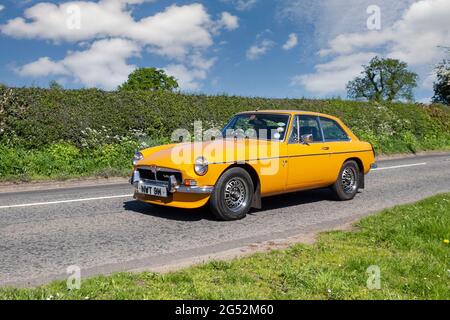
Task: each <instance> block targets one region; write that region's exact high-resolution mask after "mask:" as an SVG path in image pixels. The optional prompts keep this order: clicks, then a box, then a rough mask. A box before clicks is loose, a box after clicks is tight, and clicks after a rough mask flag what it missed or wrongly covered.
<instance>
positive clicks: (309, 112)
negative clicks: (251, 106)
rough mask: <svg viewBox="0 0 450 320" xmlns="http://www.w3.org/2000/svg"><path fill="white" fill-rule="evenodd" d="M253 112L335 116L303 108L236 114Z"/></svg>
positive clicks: (247, 112)
mask: <svg viewBox="0 0 450 320" xmlns="http://www.w3.org/2000/svg"><path fill="white" fill-rule="evenodd" d="M255 113H263V114H264V113H269V114H289V115H297V114H301V115H309V116H320V117H327V118H333V119H334V118H335V117H333V116H331V115H329V114H325V113H319V112H312V111H303V110H255V111H245V112H240V113H238V114H255Z"/></svg>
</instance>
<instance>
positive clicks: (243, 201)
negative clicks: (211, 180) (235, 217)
mask: <svg viewBox="0 0 450 320" xmlns="http://www.w3.org/2000/svg"><path fill="white" fill-rule="evenodd" d="M248 194H249V192H248V190H247V184H246V183H245V181H244V180H243V179H241V178H239V177H234V178H232V179H231V180H229V181H228V182H227V184H226V186H225V190H224V195H225V204H226V206H227V208H228V209H230V210H231V211H233V212H237V211H239V210H240V209H241V208H242V207H245V206H247V201H248Z"/></svg>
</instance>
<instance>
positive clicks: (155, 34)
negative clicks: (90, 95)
mask: <svg viewBox="0 0 450 320" xmlns="http://www.w3.org/2000/svg"><path fill="white" fill-rule="evenodd" d="M449 16H450V1H448V0H420V1H415V0H404V1H390V0H277V1H268V0H216V1H200V0H197V1H163V0H159V1H158V0H100V1H78V2H70V1H36V0H34V1H33V0H16V1H14V0H3V1H1V2H0V43H1V48H2V50H1V51H0V82H1V83H5V84H8V85H12V86H32V85H35V86H47V85H48V83H49V81H51V80H57V81H58V82H60V83H62V84H63V85H64V86H65V87H66V88H80V87H99V88H103V89H107V90H111V89H113V88H115V87H116V86H117V85H118V84H120V83H121V82H123V81H124V80H125V79H126V76H127V75H128V74H129V72H130V71H131V70H133V69H134V68H135V67H158V68H163V69H165V70H166V71H167V72H168V73H169V74H172V75H174V76H175V77H176V78H178V79H179V81H180V83H181V87H182V90H183V91H188V92H203V93H208V94H216V93H227V94H237V95H246V96H264V97H303V96H304V97H313V98H321V97H334V96H342V97H345V96H346V93H345V84H346V82H347V81H348V80H350V79H352V78H353V77H355V76H356V75H358V73H359V72H360V71H361V64H363V63H367V62H368V61H369V60H370V58H371V57H373V56H374V55H381V56H385V57H394V58H399V59H402V60H404V61H406V62H408V63H409V65H410V67H411V69H413V70H414V71H416V72H417V73H419V75H420V80H419V88H418V89H417V90H416V99H417V100H418V101H428V100H429V98H430V97H431V96H432V83H433V73H432V70H433V66H434V65H435V64H436V63H437V62H439V61H440V60H441V59H442V58H443V57H444V54H445V51H444V50H442V49H441V48H439V46H449V44H450V31H449V30H450V22H449V20H448V17H449ZM374 19H375V20H374ZM368 21H369V24H368ZM377 23H378V24H377Z"/></svg>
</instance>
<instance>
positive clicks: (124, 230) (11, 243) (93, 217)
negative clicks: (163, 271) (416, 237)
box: [0, 154, 450, 286]
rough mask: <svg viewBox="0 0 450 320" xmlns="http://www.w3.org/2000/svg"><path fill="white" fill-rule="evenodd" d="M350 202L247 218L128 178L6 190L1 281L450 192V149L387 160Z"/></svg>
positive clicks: (295, 197) (181, 255) (316, 222)
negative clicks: (233, 217)
mask: <svg viewBox="0 0 450 320" xmlns="http://www.w3.org/2000/svg"><path fill="white" fill-rule="evenodd" d="M378 164H379V168H378V169H377V170H375V171H373V172H371V173H370V174H369V175H368V176H367V180H366V189H365V190H363V191H362V192H361V193H360V194H358V195H357V197H356V198H355V200H353V201H350V202H337V201H334V200H333V199H332V194H331V192H330V191H328V190H317V191H308V192H300V193H294V194H289V195H283V196H278V197H271V198H266V199H263V209H262V210H252V211H251V213H250V214H249V215H248V216H247V218H245V219H244V220H241V221H234V222H218V221H215V220H214V219H213V218H212V216H211V215H210V214H209V213H208V212H207V211H206V210H195V211H187V210H179V209H170V208H158V207H154V206H151V205H148V204H143V203H138V202H135V201H134V200H133V199H132V197H131V194H132V192H133V190H132V187H131V186H130V185H128V184H115V185H98V186H93V187H92V186H91V187H77V188H70V189H56V190H42V191H28V192H14V193H0V285H1V286H5V285H14V286H29V285H37V284H41V283H45V282H48V281H50V280H53V279H64V278H66V277H67V275H66V268H67V267H68V266H70V265H77V266H79V267H80V268H81V272H82V276H89V275H94V274H100V273H109V272H115V271H125V270H135V269H142V268H150V269H151V268H156V267H160V266H164V265H167V264H171V263H175V262H177V261H182V260H183V259H190V258H192V257H196V256H204V255H208V254H212V253H217V252H222V251H226V250H229V249H233V248H240V247H242V246H246V245H250V244H253V243H256V242H260V241H266V240H271V239H280V238H286V237H290V236H294V235H301V234H306V233H311V232H316V231H322V230H328V229H331V228H334V227H336V226H339V225H342V224H345V223H347V222H349V221H353V220H355V219H357V218H360V217H362V216H366V215H369V214H371V213H374V212H377V211H379V210H381V209H384V208H388V207H392V206H394V205H397V204H404V203H410V202H414V201H417V200H420V199H423V198H425V197H428V196H431V195H434V194H438V193H443V192H450V154H442V155H438V156H424V157H416V158H409V159H399V160H388V161H382V162H379V163H378Z"/></svg>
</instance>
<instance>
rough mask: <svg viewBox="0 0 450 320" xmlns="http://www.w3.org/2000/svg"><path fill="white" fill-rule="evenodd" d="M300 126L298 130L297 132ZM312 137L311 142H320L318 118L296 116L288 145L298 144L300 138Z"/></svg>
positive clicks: (320, 134)
mask: <svg viewBox="0 0 450 320" xmlns="http://www.w3.org/2000/svg"><path fill="white" fill-rule="evenodd" d="M299 126H300V130H299ZM304 135H312V138H313V142H322V141H323V139H322V133H321V131H320V126H319V121H318V118H317V117H315V116H296V117H295V118H294V123H293V126H292V133H291V137H290V138H289V143H299V142H301V141H302V138H301V137H302V136H304Z"/></svg>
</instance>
